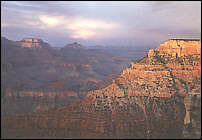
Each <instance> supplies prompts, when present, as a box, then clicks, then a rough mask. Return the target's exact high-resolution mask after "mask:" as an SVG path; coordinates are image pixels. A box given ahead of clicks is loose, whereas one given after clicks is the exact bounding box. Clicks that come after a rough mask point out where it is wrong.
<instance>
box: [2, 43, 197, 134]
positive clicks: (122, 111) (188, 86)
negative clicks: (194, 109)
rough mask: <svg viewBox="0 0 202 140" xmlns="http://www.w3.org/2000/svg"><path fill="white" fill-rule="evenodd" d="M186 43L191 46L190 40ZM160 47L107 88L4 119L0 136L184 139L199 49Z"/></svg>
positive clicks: (195, 77) (194, 87)
mask: <svg viewBox="0 0 202 140" xmlns="http://www.w3.org/2000/svg"><path fill="white" fill-rule="evenodd" d="M180 41H182V40H180ZM186 42H187V43H188V44H187V47H189V45H190V44H189V43H190V42H189V41H186ZM186 42H185V44H184V48H185V50H188V49H186ZM199 42H200V41H199ZM178 43H179V41H178ZM196 44H197V43H196ZM199 44H200V43H198V45H199ZM164 45H165V44H164ZM166 47H167V46H166ZM196 47H197V48H198V46H196ZM159 48H161V49H159ZM159 48H158V49H157V50H156V51H154V50H152V51H150V54H151V55H149V57H148V56H146V57H144V58H142V59H141V60H138V61H135V62H134V63H132V65H131V66H130V67H129V68H127V69H125V70H124V71H123V72H122V74H121V75H120V76H119V77H118V78H117V79H116V80H114V81H113V82H112V84H110V85H109V86H107V87H106V88H103V89H101V90H94V91H91V92H89V93H88V95H87V97H86V98H84V99H83V100H82V101H81V102H77V103H74V104H71V105H69V106H64V107H61V108H58V109H56V110H52V111H44V112H40V113H30V114H16V115H12V116H9V117H6V118H4V119H3V121H2V136H3V137H4V138H16V137H18V138H183V126H184V118H185V116H186V115H185V114H186V108H185V107H186V106H185V105H184V96H185V95H187V94H188V93H189V92H198V94H201V91H200V88H201V86H200V83H201V69H200V66H201V59H200V58H201V54H200V53H198V52H197V51H195V53H193V54H191V53H187V52H184V53H183V54H184V55H182V54H181V53H180V55H178V54H177V55H174V56H173V55H172V53H173V52H174V53H175V52H176V51H173V50H172V52H171V51H169V52H168V51H161V50H166V49H164V48H162V46H160V47H159ZM162 52H163V53H162ZM155 53H156V54H155ZM177 53H178V52H177ZM153 54H155V55H153Z"/></svg>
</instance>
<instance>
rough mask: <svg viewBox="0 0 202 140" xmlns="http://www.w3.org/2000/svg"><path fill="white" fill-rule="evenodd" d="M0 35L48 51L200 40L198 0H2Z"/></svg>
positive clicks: (199, 6) (154, 44)
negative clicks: (36, 41)
mask: <svg viewBox="0 0 202 140" xmlns="http://www.w3.org/2000/svg"><path fill="white" fill-rule="evenodd" d="M1 36H5V37H7V38H8V39H11V40H21V39H22V38H25V37H31V38H41V39H43V40H44V41H45V42H47V43H49V44H51V45H52V46H65V45H66V44H68V43H71V42H74V41H77V42H79V43H80V44H83V45H129V46H130V45H133V46H147V45H149V46H156V45H159V43H163V42H164V41H166V40H168V39H170V38H201V2H200V1H128V2H127V1H57V2H56V1H55V2H54V1H3V2H2V1H1Z"/></svg>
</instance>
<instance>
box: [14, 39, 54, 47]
mask: <svg viewBox="0 0 202 140" xmlns="http://www.w3.org/2000/svg"><path fill="white" fill-rule="evenodd" d="M17 44H19V45H20V46H21V47H25V48H43V47H49V48H50V46H49V45H48V44H47V43H45V42H43V40H42V39H38V38H24V39H22V40H21V41H17Z"/></svg>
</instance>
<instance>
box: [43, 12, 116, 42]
mask: <svg viewBox="0 0 202 140" xmlns="http://www.w3.org/2000/svg"><path fill="white" fill-rule="evenodd" d="M39 19H40V21H41V22H42V23H43V24H45V25H42V26H43V27H47V28H50V27H52V28H57V27H56V26H60V28H63V31H64V30H65V29H67V31H68V32H69V33H70V35H71V37H72V38H81V39H90V38H99V37H102V33H101V32H100V30H109V32H110V29H114V28H117V30H118V27H119V26H118V24H115V23H108V22H106V21H101V20H93V19H84V18H75V17H74V18H65V17H64V16H49V15H39ZM39 27H40V26H39Z"/></svg>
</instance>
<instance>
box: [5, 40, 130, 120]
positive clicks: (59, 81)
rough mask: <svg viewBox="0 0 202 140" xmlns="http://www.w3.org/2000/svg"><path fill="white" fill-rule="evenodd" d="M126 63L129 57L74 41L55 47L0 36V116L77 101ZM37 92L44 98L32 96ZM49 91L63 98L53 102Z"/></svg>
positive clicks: (102, 85) (44, 43)
mask: <svg viewBox="0 0 202 140" xmlns="http://www.w3.org/2000/svg"><path fill="white" fill-rule="evenodd" d="M130 63H131V60H130V59H127V58H123V57H121V56H116V55H113V54H110V53H107V52H105V51H103V50H87V49H85V48H84V47H83V46H82V45H81V44H78V43H76V42H75V43H70V44H68V45H66V46H65V47H63V48H62V49H61V50H55V49H53V48H52V47H51V46H50V45H49V44H48V43H46V42H44V41H43V40H42V39H37V38H24V39H22V40H21V41H12V40H8V39H7V38H5V37H1V77H2V80H1V109H2V113H1V115H2V116H5V115H10V114H15V113H29V112H32V111H34V109H35V108H36V107H37V106H38V105H45V104H48V106H61V105H69V104H71V103H73V102H77V101H80V100H82V99H83V98H84V97H85V96H86V94H87V93H88V92H89V91H91V90H95V89H100V88H103V87H104V86H106V85H107V84H109V83H110V82H112V78H110V77H111V75H112V74H115V75H116V74H118V73H119V72H120V71H121V70H123V69H124V68H126V67H127V66H129V64H130ZM64 87H65V88H64ZM51 90H52V91H51ZM58 92H59V93H58ZM11 93H12V94H11ZM22 93H23V94H22ZM39 93H42V96H44V97H36V98H34V99H33V98H32V97H34V96H35V95H37V94H39ZM49 93H50V95H51V94H54V95H55V97H57V96H56V95H60V94H63V98H66V99H64V101H62V102H57V103H55V101H54V100H52V97H49V95H48V94H49ZM70 93H71V94H74V95H75V96H70V95H69V94H70ZM41 98H44V100H42V99H41ZM45 98H46V99H45ZM49 98H50V99H49ZM46 100H50V101H51V103H47V102H46ZM48 106H47V107H48Z"/></svg>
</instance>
